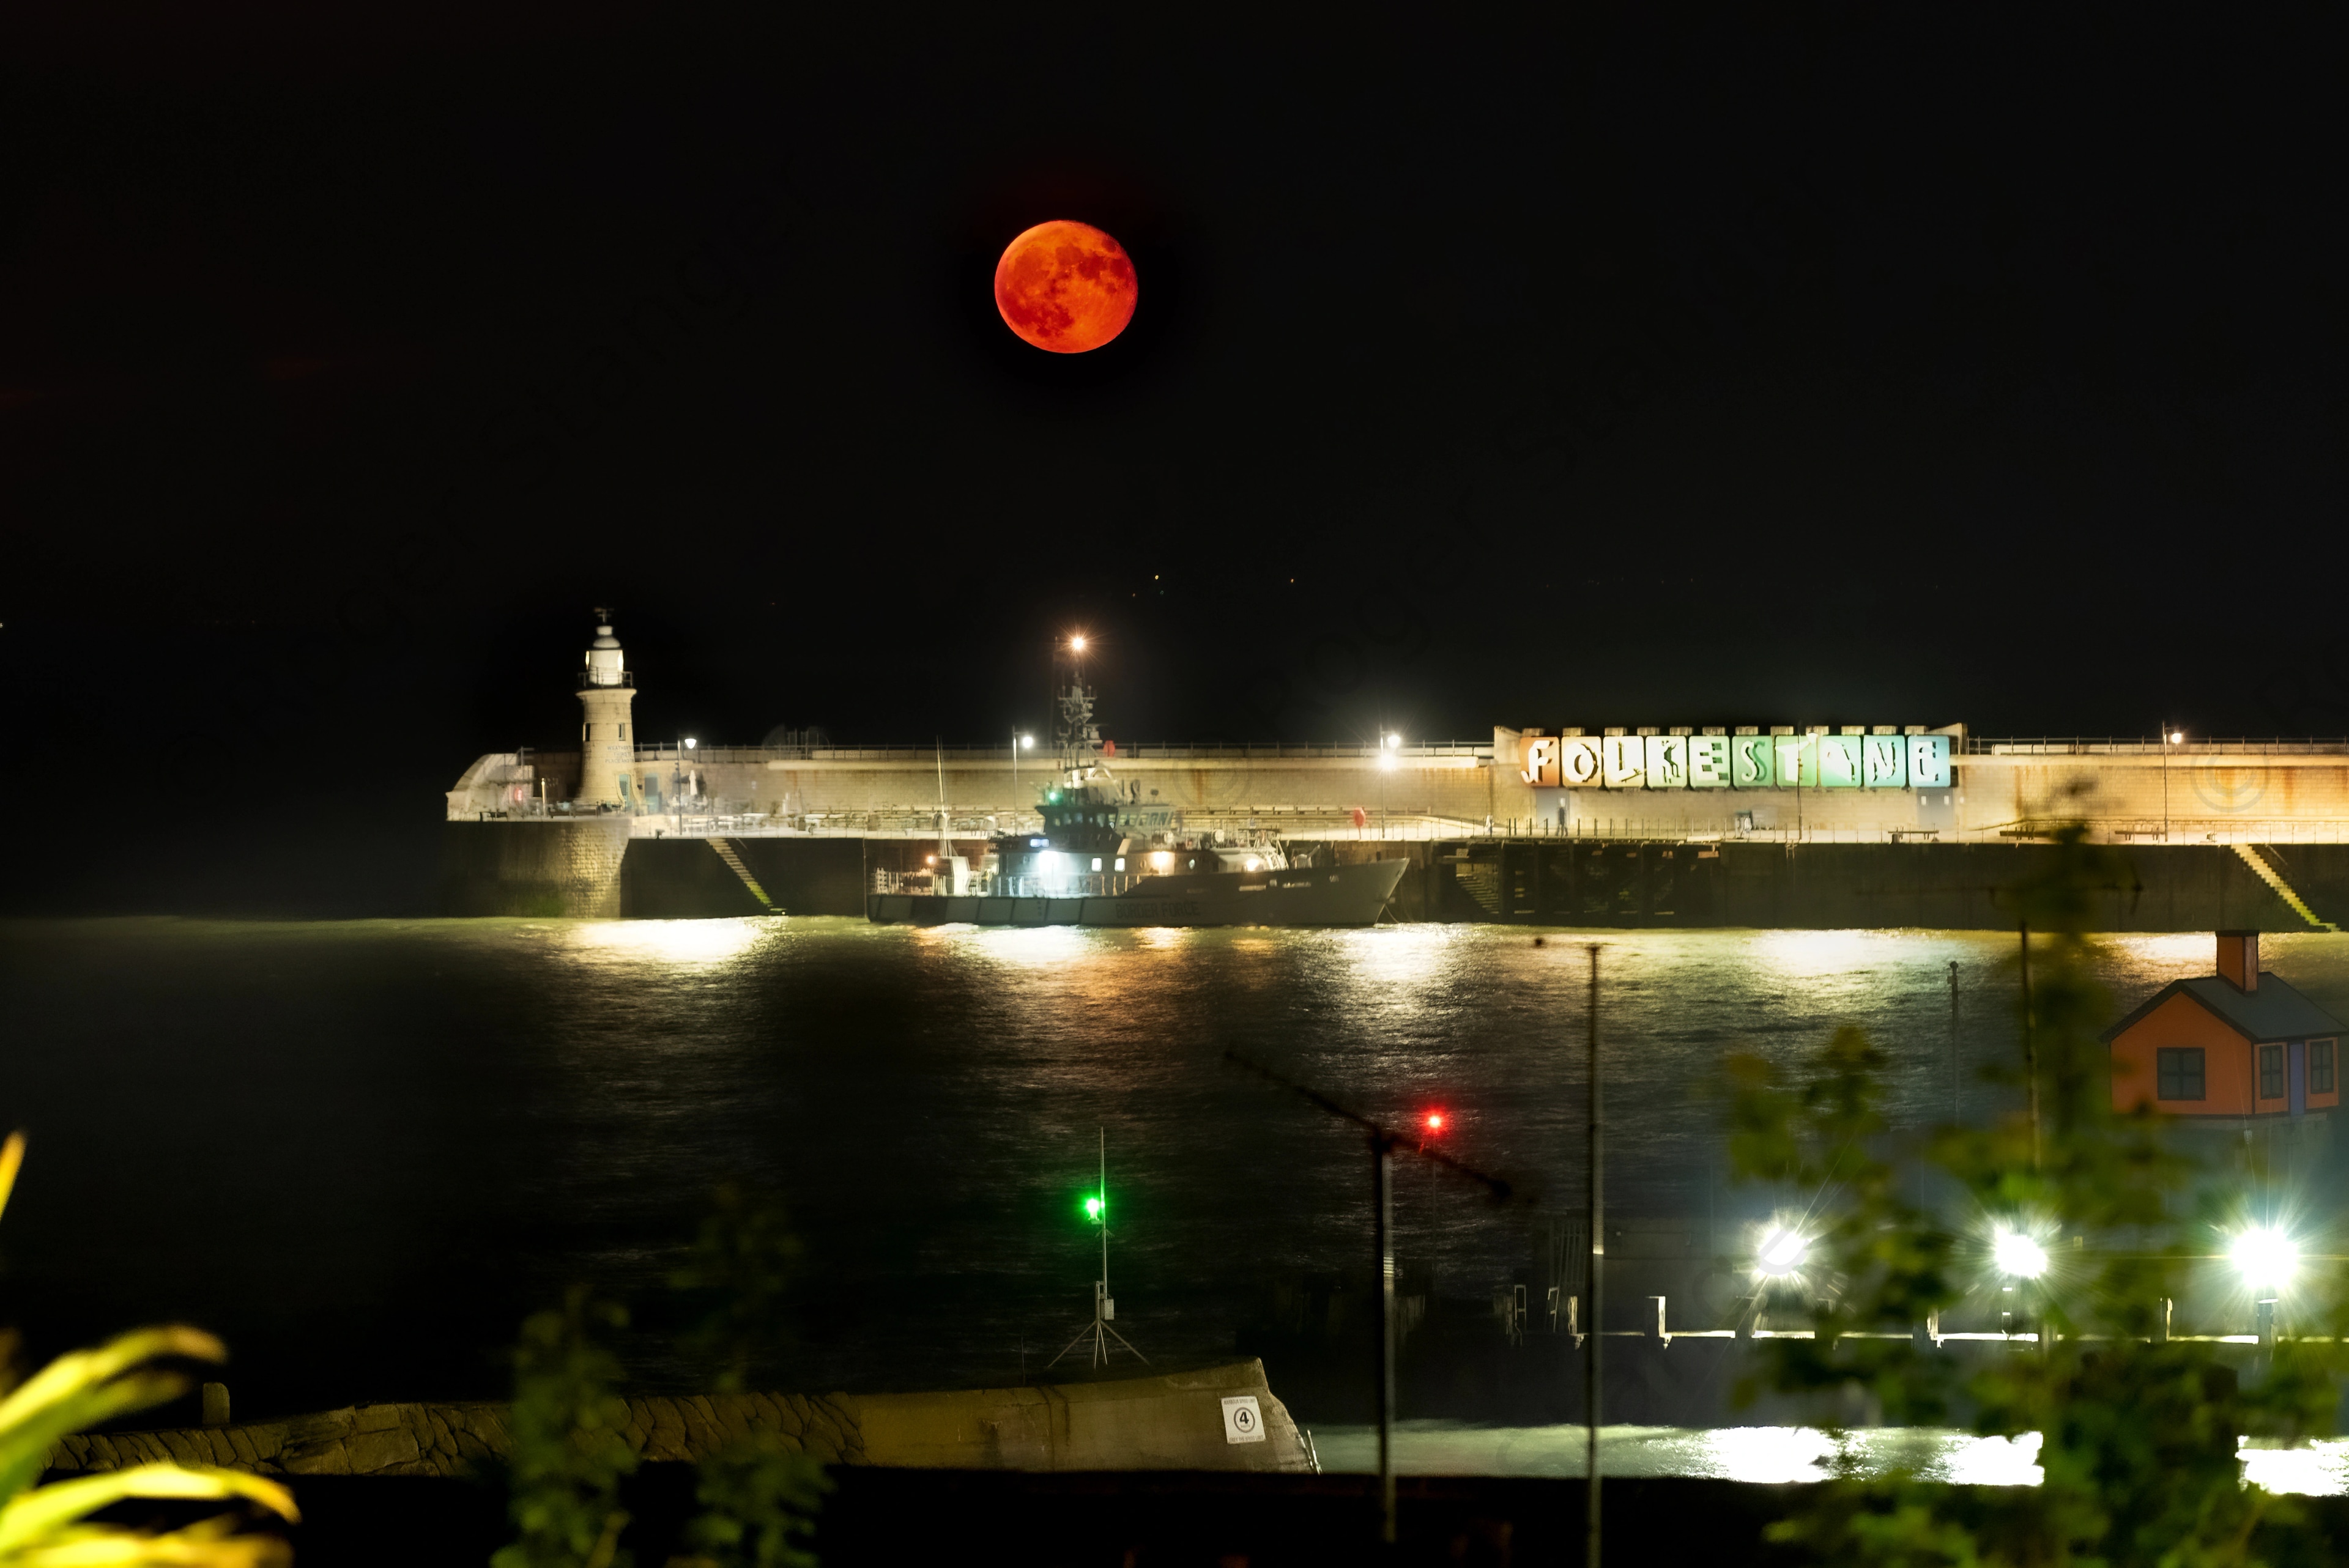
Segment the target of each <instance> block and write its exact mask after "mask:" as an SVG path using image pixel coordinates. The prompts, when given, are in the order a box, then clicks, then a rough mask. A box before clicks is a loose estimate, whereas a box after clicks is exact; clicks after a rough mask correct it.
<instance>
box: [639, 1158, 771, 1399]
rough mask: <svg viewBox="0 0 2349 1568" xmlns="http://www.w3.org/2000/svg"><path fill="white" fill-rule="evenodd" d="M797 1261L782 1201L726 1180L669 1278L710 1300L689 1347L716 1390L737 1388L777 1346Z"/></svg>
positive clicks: (707, 1300) (670, 1281)
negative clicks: (712, 1373)
mask: <svg viewBox="0 0 2349 1568" xmlns="http://www.w3.org/2000/svg"><path fill="white" fill-rule="evenodd" d="M799 1259H800V1243H799V1238H798V1237H797V1236H795V1235H793V1234H792V1227H791V1217H790V1215H789V1214H788V1213H786V1212H785V1211H784V1208H783V1203H782V1200H781V1199H780V1198H778V1197H776V1196H774V1195H773V1194H771V1193H761V1192H746V1191H744V1190H743V1189H742V1188H741V1187H740V1186H738V1185H737V1184H735V1183H733V1182H727V1183H725V1184H723V1185H722V1186H720V1187H719V1189H718V1192H717V1205H716V1208H715V1209H714V1211H713V1212H711V1213H710V1215H709V1218H708V1219H706V1220H704V1221H702V1222H701V1230H700V1233H699V1234H698V1235H697V1236H696V1237H695V1238H694V1243H693V1250H692V1252H691V1253H689V1254H688V1256H687V1258H686V1262H685V1264H684V1266H683V1267H681V1268H679V1269H678V1271H677V1272H676V1273H674V1274H671V1275H670V1276H669V1283H670V1284H673V1285H675V1286H676V1287H677V1288H678V1289H679V1290H685V1291H690V1292H694V1293H697V1294H698V1295H700V1296H701V1297H702V1299H703V1300H704V1302H705V1303H706V1304H707V1305H708V1311H707V1313H706V1314H705V1315H704V1316H703V1318H702V1321H701V1322H700V1324H699V1325H698V1326H697V1327H696V1328H695V1330H694V1332H693V1334H692V1335H691V1336H690V1338H689V1348H691V1349H692V1350H694V1351H695V1352H697V1353H698V1355H699V1356H700V1357H702V1359H704V1360H705V1361H707V1362H709V1363H712V1364H714V1365H715V1366H716V1367H717V1368H718V1371H717V1374H716V1378H717V1380H716V1385H715V1386H716V1388H717V1391H718V1392H719V1393H726V1394H733V1393H740V1391H741V1389H742V1387H743V1385H744V1382H745V1380H746V1379H747V1378H748V1377H750V1372H751V1370H752V1368H753V1367H755V1366H756V1365H757V1364H758V1363H759V1362H760V1361H761V1359H762V1358H764V1357H771V1356H772V1355H773V1354H774V1353H775V1352H776V1351H778V1350H780V1349H781V1347H782V1345H783V1343H784V1334H783V1301H784V1297H785V1295H787V1294H788V1293H789V1291H790V1289H791V1285H792V1275H793V1273H794V1271H795V1270H796V1268H797V1266H798V1264H799Z"/></svg>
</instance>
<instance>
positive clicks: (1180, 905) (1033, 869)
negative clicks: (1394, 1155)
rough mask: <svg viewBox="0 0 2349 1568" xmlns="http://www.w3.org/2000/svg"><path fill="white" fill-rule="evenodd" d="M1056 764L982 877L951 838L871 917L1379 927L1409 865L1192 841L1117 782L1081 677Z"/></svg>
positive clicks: (1205, 837)
mask: <svg viewBox="0 0 2349 1568" xmlns="http://www.w3.org/2000/svg"><path fill="white" fill-rule="evenodd" d="M1060 707H1061V720H1060V724H1059V727H1058V728H1059V739H1060V756H1059V759H1058V765H1057V768H1056V770H1055V772H1054V774H1053V776H1052V780H1051V782H1050V783H1049V784H1047V785H1045V786H1043V787H1042V788H1041V789H1040V799H1038V801H1037V805H1036V811H1037V815H1038V816H1039V818H1040V820H1041V821H1042V830H1041V831H1040V832H1034V833H1020V832H1012V833H998V834H996V835H995V836H994V837H993V838H992V839H991V840H990V841H989V847H988V852H987V854H986V855H985V856H984V857H983V859H982V860H981V861H980V863H979V864H978V866H977V867H976V868H974V867H972V866H971V865H970V863H969V861H968V857H967V856H964V855H962V854H959V853H957V851H956V850H955V847H954V844H953V841H951V840H950V839H949V838H948V837H947V832H946V824H947V809H946V801H945V799H944V789H945V786H944V780H943V771H942V772H941V781H940V799H939V802H938V826H939V833H938V848H937V852H936V853H935V854H933V855H931V856H929V857H928V861H927V864H926V866H925V867H924V869H923V870H922V871H920V872H913V873H910V874H904V875H900V874H895V873H891V872H875V873H874V886H873V889H872V890H871V891H870V892H868V893H867V894H866V895H865V914H866V918H868V919H869V920H871V921H873V922H874V923H876V924H883V925H962V924H968V925H1019V926H1033V925H1097V926H1140V925H1173V926H1191V925H1330V926H1335V925H1372V924H1375V923H1377V922H1378V919H1379V916H1380V915H1381V914H1382V913H1385V911H1386V908H1387V904H1388V902H1389V901H1390V900H1391V899H1392V898H1393V897H1394V891H1395V886H1396V884H1397V883H1399V882H1402V873H1403V870H1404V868H1405V867H1406V866H1407V865H1408V864H1409V862H1408V861H1402V860H1387V861H1359V862H1356V863H1354V864H1351V865H1323V864H1319V863H1317V862H1316V861H1314V860H1313V859H1312V857H1311V856H1310V855H1309V854H1299V855H1297V856H1295V857H1292V856H1291V855H1290V854H1289V852H1288V847H1287V846H1286V845H1284V844H1283V843H1282V842H1281V841H1279V839H1278V838H1277V837H1276V836H1273V835H1271V834H1265V833H1255V832H1250V833H1247V834H1243V835H1237V836H1229V835H1226V833H1224V832H1222V831H1220V830H1200V831H1195V832H1194V831H1189V830H1185V826H1184V822H1183V813H1182V811H1181V810H1179V809H1178V808H1175V807H1174V806H1170V805H1166V804H1164V803H1162V802H1160V801H1157V800H1154V799H1153V800H1144V799H1142V795H1141V788H1140V786H1139V785H1130V784H1127V783H1126V782H1124V781H1123V780H1121V779H1118V778H1117V777H1116V774H1115V772H1114V770H1113V769H1112V766H1111V759H1112V758H1113V757H1114V755H1115V748H1113V747H1112V746H1111V745H1110V744H1109V743H1107V742H1105V741H1103V740H1102V738H1101V732H1100V729H1099V728H1098V727H1097V726H1096V725H1095V724H1094V722H1093V694H1092V688H1090V687H1089V686H1086V685H1085V684H1084V682H1083V680H1082V678H1081V676H1071V682H1070V684H1069V686H1067V687H1065V688H1064V689H1063V690H1062V691H1061V696H1060Z"/></svg>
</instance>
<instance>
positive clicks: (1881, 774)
mask: <svg viewBox="0 0 2349 1568" xmlns="http://www.w3.org/2000/svg"><path fill="white" fill-rule="evenodd" d="M1862 755H1863V756H1865V757H1866V758H1867V759H1868V774H1867V781H1868V788H1869V789H1907V788H1908V787H1909V748H1908V746H1907V744H1906V743H1905V742H1903V741H1902V740H1901V738H1900V737H1899V736H1897V735H1871V736H1869V737H1868V742H1867V745H1866V746H1865V748H1863V750H1862Z"/></svg>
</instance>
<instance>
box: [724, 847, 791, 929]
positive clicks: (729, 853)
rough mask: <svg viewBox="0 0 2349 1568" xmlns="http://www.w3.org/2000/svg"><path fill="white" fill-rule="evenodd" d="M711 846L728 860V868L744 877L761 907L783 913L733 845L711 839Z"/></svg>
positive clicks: (744, 884) (771, 912)
mask: <svg viewBox="0 0 2349 1568" xmlns="http://www.w3.org/2000/svg"><path fill="white" fill-rule="evenodd" d="M709 847H710V848H711V849H713V850H716V851H718V858H719V860H721V861H725V862H726V866H727V869H728V870H730V871H731V872H733V873H734V874H735V875H736V876H738V877H740V878H741V879H742V885H743V886H744V887H746V888H749V889H750V896H751V897H752V898H755V899H757V900H758V901H759V907H760V908H761V909H763V910H765V911H766V912H767V913H769V914H781V913H783V912H782V911H781V910H780V909H777V908H776V907H775V901H774V900H773V899H771V898H769V897H768V896H767V890H766V889H765V888H762V887H761V886H760V885H759V879H758V878H757V877H754V876H752V875H751V874H750V867H749V866H746V865H744V864H743V863H742V857H741V855H740V853H739V852H738V851H736V850H735V848H734V846H733V845H731V844H730V843H728V842H727V841H725V840H723V839H711V840H710V841H709Z"/></svg>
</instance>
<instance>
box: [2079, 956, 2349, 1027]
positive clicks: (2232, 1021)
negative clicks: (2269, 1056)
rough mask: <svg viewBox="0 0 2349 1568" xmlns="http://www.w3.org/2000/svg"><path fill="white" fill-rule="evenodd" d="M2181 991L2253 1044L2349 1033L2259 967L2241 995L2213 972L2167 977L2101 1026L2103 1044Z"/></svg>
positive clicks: (2321, 1010) (2328, 1015) (2322, 1010)
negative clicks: (2253, 985) (2256, 984)
mask: <svg viewBox="0 0 2349 1568" xmlns="http://www.w3.org/2000/svg"><path fill="white" fill-rule="evenodd" d="M2180 991H2183V992H2184V993H2186V995H2189V996H2191V997H2193V998H2194V1000H2196V1001H2197V1002H2199V1003H2200V1004H2201V1005H2202V1006H2203V1008H2204V1009H2205V1010H2206V1011H2208V1012H2209V1013H2210V1014H2212V1015H2213V1016H2216V1017H2217V1018H2218V1019H2219V1021H2220V1023H2222V1024H2225V1025H2226V1026H2228V1027H2229V1028H2230V1029H2232V1030H2234V1031H2235V1033H2237V1034H2239V1035H2240V1036H2242V1037H2244V1038H2245V1039H2247V1040H2250V1041H2251V1042H2252V1043H2254V1044H2257V1043H2259V1042H2261V1041H2265V1040H2300V1039H2306V1038H2307V1037H2310V1036H2312V1035H2344V1034H2349V1025H2344V1024H2343V1023H2342V1022H2341V1020H2340V1019H2338V1018H2336V1017H2334V1016H2333V1015H2332V1014H2330V1013H2328V1012H2326V1011H2325V1010H2324V1009H2323V1008H2322V1007H2320V1006H2317V1005H2316V1004H2315V1003H2313V1002H2312V1001H2310V1000H2309V999H2308V998H2307V997H2305V996H2303V995H2301V994H2300V993H2299V992H2297V991H2295V990H2293V989H2292V987H2291V986H2290V985H2286V984H2285V983H2284V982H2282V981H2281V980H2279V979H2277V978H2276V977H2275V976H2274V975H2271V974H2270V973H2268V971H2266V970H2264V969H2262V970H2261V971H2260V988H2259V989H2258V990H2256V991H2253V992H2251V993H2250V994H2249V995H2245V994H2244V993H2243V992H2240V991H2238V990H2236V989H2235V987H2234V985H2232V984H2231V983H2230V982H2228V981H2225V980H2222V979H2220V977H2219V976H2218V975H2197V976H2196V977H2195V978H2193V979H2191V980H2172V981H2171V982H2170V983H2169V984H2168V985H2164V986H2163V987H2162V988H2161V989H2160V990H2158V991H2156V992H2155V993H2154V994H2153V995H2151V996H2150V997H2148V998H2147V1000H2146V1003H2145V1005H2144V1006H2141V1007H2139V1008H2137V1011H2135V1012H2133V1013H2131V1014H2130V1015H2129V1016H2127V1017H2126V1018H2123V1019H2122V1020H2121V1021H2120V1022H2119V1023H2117V1024H2115V1025H2114V1026H2112V1027H2111V1028H2109V1029H2106V1031H2105V1032H2104V1034H2103V1036H2102V1037H2101V1038H2102V1039H2103V1040H2104V1041H2105V1043H2106V1045H2110V1044H2111V1043H2112V1042H2113V1041H2114V1040H2115V1039H2117V1038H2118V1037H2120V1036H2121V1035H2123V1034H2125V1033H2127V1031H2128V1030H2129V1029H2131V1028H2132V1027H2134V1026H2136V1025H2137V1020H2139V1019H2140V1018H2143V1017H2144V1016H2146V1015H2147V1014H2148V1013H2151V1012H2152V1011H2153V1010H2154V1009H2155V1008H2156V1007H2158V1006H2161V1005H2162V1004H2163V1003H2164V1002H2167V1001H2168V1000H2169V998H2170V997H2171V996H2173V995H2177V994H2178V992H2180Z"/></svg>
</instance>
